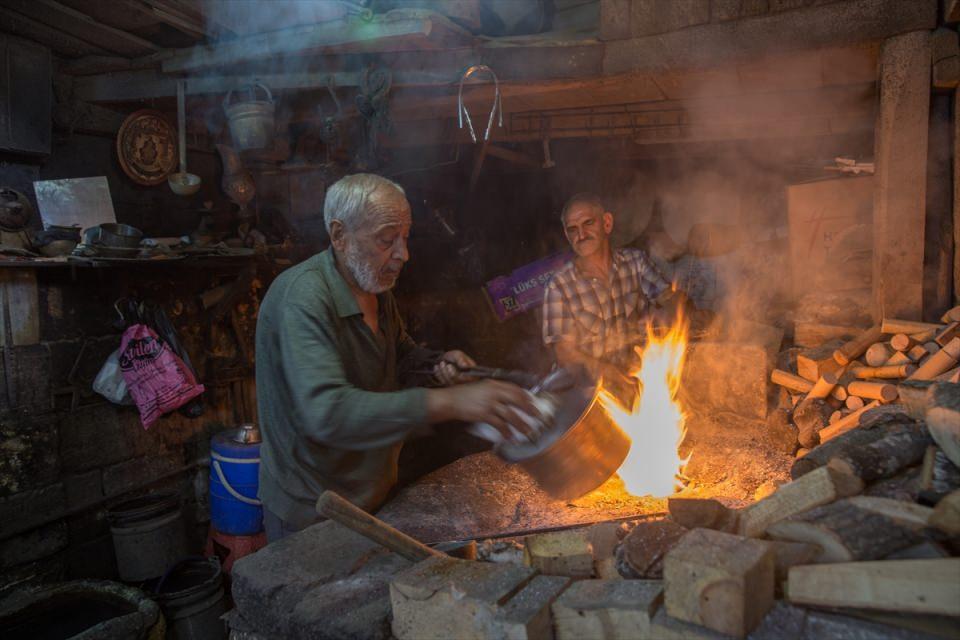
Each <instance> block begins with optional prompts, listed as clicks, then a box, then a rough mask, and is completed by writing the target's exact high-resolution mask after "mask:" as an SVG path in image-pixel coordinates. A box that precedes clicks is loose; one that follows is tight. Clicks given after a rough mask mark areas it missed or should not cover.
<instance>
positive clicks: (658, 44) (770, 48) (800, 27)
mask: <svg viewBox="0 0 960 640" xmlns="http://www.w3.org/2000/svg"><path fill="white" fill-rule="evenodd" d="M937 12H938V9H937V0H908V1H904V0H845V1H844V2H831V3H828V4H816V5H813V6H808V7H804V8H802V9H795V10H793V11H781V12H777V13H771V14H769V15H766V16H759V17H755V18H750V19H746V20H732V21H729V22H720V23H714V24H705V25H699V26H695V27H689V28H686V29H680V30H678V31H672V32H670V33H663V34H658V35H654V36H643V37H638V38H629V39H624V40H611V41H609V42H607V43H606V45H607V48H606V54H605V56H604V60H603V72H604V73H606V74H614V73H624V72H627V71H646V72H662V71H666V70H672V71H682V70H687V69H704V68H711V67H717V66H721V65H726V64H730V63H732V62H739V61H744V60H751V59H756V58H758V57H762V56H768V55H771V54H777V53H784V52H788V51H796V50H802V49H816V48H818V47H836V46H845V45H850V44H856V43H862V42H871V41H879V40H884V39H886V38H888V37H890V36H894V35H898V34H901V33H905V32H908V31H917V30H926V29H934V28H935V27H936V25H937Z"/></svg>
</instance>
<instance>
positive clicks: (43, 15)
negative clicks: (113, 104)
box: [4, 0, 160, 54]
mask: <svg viewBox="0 0 960 640" xmlns="http://www.w3.org/2000/svg"><path fill="white" fill-rule="evenodd" d="M4 4H5V5H6V6H8V7H11V8H14V9H16V10H17V11H19V12H20V13H23V14H25V15H30V16H31V17H33V18H36V19H38V20H40V21H41V22H44V23H46V24H49V25H50V26H52V27H56V28H58V29H61V30H63V31H66V32H68V33H70V34H72V35H74V36H76V37H78V38H80V39H82V40H84V41H86V42H90V43H92V44H96V45H99V46H102V47H103V48H105V49H109V50H111V51H116V52H117V53H121V54H143V53H148V52H151V51H159V49H160V47H158V46H157V45H155V44H154V43H152V42H150V41H149V40H145V39H143V38H141V37H140V36H136V35H134V34H132V33H129V32H127V31H123V30H122V29H117V28H115V27H111V26H109V25H106V24H103V23H101V22H98V21H96V20H94V19H93V18H91V17H90V16H88V15H87V14H85V13H83V12H80V11H77V10H76V9H74V8H72V7H68V6H66V5H64V4H61V3H59V2H57V1H56V0H4ZM115 43H119V46H118V45H117V44H115Z"/></svg>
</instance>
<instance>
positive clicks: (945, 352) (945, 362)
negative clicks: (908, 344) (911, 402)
mask: <svg viewBox="0 0 960 640" xmlns="http://www.w3.org/2000/svg"><path fill="white" fill-rule="evenodd" d="M958 360H960V338H954V339H953V340H951V341H950V342H949V343H947V346H945V347H944V348H943V349H941V350H940V351H937V352H936V353H935V354H933V355H932V356H930V357H929V358H927V360H926V362H924V363H923V364H922V365H920V368H919V369H917V370H916V371H915V372H914V373H913V375H911V376H910V377H909V378H908V380H933V379H934V378H936V377H937V376H938V375H940V374H941V373H943V372H945V371H948V370H949V369H951V368H953V367H955V366H956V365H957V361H958Z"/></svg>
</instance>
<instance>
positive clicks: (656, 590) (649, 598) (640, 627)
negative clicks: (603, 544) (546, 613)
mask: <svg viewBox="0 0 960 640" xmlns="http://www.w3.org/2000/svg"><path fill="white" fill-rule="evenodd" d="M662 600H663V583H662V582H660V581H659V580H579V581H577V582H575V583H574V584H573V585H571V586H570V588H569V589H567V590H566V591H564V592H563V594H562V595H561V596H560V597H559V598H558V599H557V601H556V602H554V603H553V606H552V607H551V610H552V611H553V619H554V628H555V629H556V632H557V640H576V639H578V638H634V637H638V638H647V637H650V623H651V620H652V618H653V615H654V613H656V611H657V609H658V608H659V607H660V603H661V602H662Z"/></svg>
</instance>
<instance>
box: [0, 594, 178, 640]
mask: <svg viewBox="0 0 960 640" xmlns="http://www.w3.org/2000/svg"><path fill="white" fill-rule="evenodd" d="M163 624H164V620H163V616H161V615H160V609H159V607H157V604H156V603H155V602H153V601H152V600H150V599H149V598H148V597H147V596H146V595H144V594H143V592H141V591H139V590H137V589H134V588H132V587H128V586H125V585H122V584H119V583H117V582H107V581H101V580H76V581H73V582H63V583H59V584H52V585H46V586H41V587H35V588H32V589H24V590H22V591H19V592H17V593H15V594H13V595H11V596H10V597H8V598H7V599H5V600H4V601H3V603H2V604H0V638H3V639H4V640H21V639H22V640H28V639H29V640H64V639H65V638H70V639H72V640H93V639H102V638H117V639H124V640H125V639H130V640H134V639H140V638H148V637H161V638H162V637H163V630H164V626H163Z"/></svg>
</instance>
